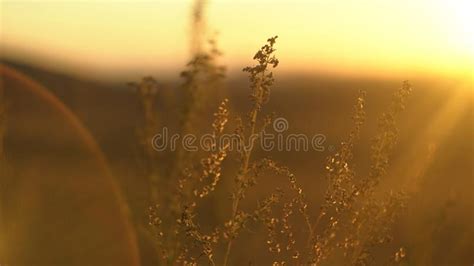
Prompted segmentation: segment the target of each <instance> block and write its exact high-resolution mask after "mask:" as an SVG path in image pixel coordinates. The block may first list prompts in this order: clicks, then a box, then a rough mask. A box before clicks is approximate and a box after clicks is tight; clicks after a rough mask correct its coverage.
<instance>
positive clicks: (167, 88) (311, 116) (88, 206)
mask: <svg viewBox="0 0 474 266" xmlns="http://www.w3.org/2000/svg"><path fill="white" fill-rule="evenodd" d="M3 63H6V64H7V65H10V66H13V67H14V68H15V69H18V70H19V71H21V72H23V73H25V74H27V75H28V76H30V77H32V78H34V79H35V80H37V81H38V82H40V83H41V84H43V85H44V86H46V87H47V88H49V89H50V90H51V91H52V92H53V93H54V94H55V95H57V96H58V97H59V99H61V100H62V101H63V102H64V103H65V104H66V105H67V106H68V107H69V108H71V110H72V111H73V112H74V113H75V114H76V115H77V116H78V117H79V118H80V120H81V121H83V123H84V124H85V125H86V127H87V128H88V129H89V130H90V131H91V132H92V134H93V136H94V137H95V138H96V140H97V141H98V143H99V145H100V147H101V148H102V149H103V151H104V152H105V154H106V156H107V158H108V160H109V165H110V168H111V169H112V171H113V175H114V177H115V179H116V182H117V183H118V185H119V187H120V189H121V191H122V192H123V195H124V197H125V198H126V201H127V203H128V205H129V208H130V210H131V212H132V217H133V220H134V223H135V224H136V225H137V226H136V228H135V229H136V232H137V235H138V239H139V245H140V252H141V260H142V264H143V265H152V263H156V261H154V254H153V248H152V246H153V241H151V240H150V239H149V237H147V235H146V234H145V233H143V231H144V230H146V229H144V228H142V227H141V226H139V225H140V224H142V223H143V222H146V215H145V210H146V209H147V207H148V206H147V194H146V192H147V190H148V188H147V184H148V183H147V180H146V179H145V178H143V177H141V175H140V169H139V167H138V166H137V144H136V128H137V127H138V126H139V125H140V123H142V122H141V121H142V120H141V119H142V118H141V114H140V107H139V102H138V99H137V97H136V93H135V92H134V91H133V90H132V89H131V88H129V87H127V86H126V85H125V84H120V83H117V84H112V83H100V82H94V81H87V80H81V79H77V78H74V77H69V76H65V75H62V74H57V73H52V72H48V71H45V70H42V69H39V68H34V67H29V66H26V65H19V64H15V63H13V62H3ZM166 78H167V80H171V81H170V82H168V83H165V84H163V93H164V94H166V95H168V96H170V97H176V96H173V95H174V92H173V91H172V89H171V88H172V87H173V85H174V84H175V82H177V81H173V80H174V79H173V78H172V77H166ZM411 82H412V84H413V85H414V93H413V95H412V96H411V97H410V98H409V102H408V105H407V109H406V110H405V111H404V112H403V113H402V115H401V117H400V119H399V124H398V125H399V129H400V143H399V145H398V146H397V147H396V150H395V154H394V156H393V163H392V164H391V166H390V171H389V176H388V177H387V178H386V180H385V181H384V184H383V187H384V189H385V190H390V189H391V188H395V189H396V188H398V187H399V186H400V184H402V183H404V182H406V181H407V179H410V178H414V177H415V176H417V175H421V176H422V178H421V181H420V182H419V183H418V184H417V190H416V191H417V192H416V193H415V194H414V196H413V198H411V199H410V200H409V204H408V208H407V210H406V211H404V212H403V213H402V214H401V218H400V219H399V220H398V221H397V222H396V224H395V226H394V230H395V233H394V235H395V236H396V238H395V241H394V243H392V244H390V245H392V246H393V248H394V249H395V248H396V247H398V246H403V247H405V249H406V253H407V261H406V265H470V264H472V263H473V262H474V253H473V250H474V246H473V240H474V228H473V226H472V224H473V222H474V221H473V210H474V205H473V203H474V200H473V194H472V188H473V185H474V184H473V168H472V159H473V158H474V156H473V141H472V136H473V128H472V125H473V123H472V121H473V120H472V119H473V117H472V114H473V110H472V107H473V106H472V83H468V84H467V85H465V83H464V85H463V84H462V83H461V82H460V81H457V80H447V79H444V80H439V79H436V78H426V79H424V80H411ZM400 83H401V82H400V81H399V80H373V79H372V80H369V79H367V80H362V79H360V80H357V79H350V78H344V77H338V76H333V77H331V76H324V75H321V76H317V75H316V76H288V75H287V76H278V75H277V78H276V83H275V88H274V89H273V91H272V95H271V97H272V100H271V101H270V103H269V105H268V107H266V110H270V111H274V112H276V114H277V116H278V117H284V118H286V119H287V120H288V121H290V129H289V131H288V132H295V133H305V134H313V133H320V134H324V135H326V136H327V141H326V145H327V147H329V146H331V145H332V146H337V145H338V143H339V142H340V141H342V139H344V137H345V136H346V134H347V132H348V130H349V129H350V125H351V123H350V119H351V115H352V109H353V107H352V106H353V104H354V101H355V98H356V97H357V90H359V89H365V90H367V105H366V107H367V109H366V112H367V122H366V126H365V127H364V129H363V131H362V135H361V141H360V142H359V143H358V144H357V146H356V148H355V152H356V154H357V156H356V157H355V158H356V159H355V160H356V167H357V170H358V171H359V170H360V171H361V172H363V171H365V170H367V169H368V167H369V165H368V160H367V158H368V156H369V149H368V148H369V147H370V139H371V137H372V136H373V134H374V132H375V129H376V123H377V117H378V116H379V114H380V113H381V112H382V110H383V109H384V107H386V106H387V104H388V103H389V102H390V96H391V94H392V92H393V91H394V90H395V89H396V88H398V87H399V86H400ZM461 85H463V86H464V88H460V86H461ZM2 87H3V89H4V90H5V99H6V103H7V107H8V116H7V119H8V121H7V134H6V137H5V154H6V157H7V163H8V168H7V169H8V173H9V174H8V175H6V178H5V179H4V180H2V186H1V192H0V197H1V198H0V202H1V205H0V206H1V207H2V208H1V209H0V210H1V213H0V215H1V220H2V231H1V235H2V237H1V246H0V247H1V250H0V251H3V252H4V253H3V254H2V253H0V256H5V257H4V258H7V260H5V261H7V263H11V265H119V264H121V263H122V262H123V260H124V259H125V258H127V256H129V254H127V252H129V251H128V250H127V248H126V245H125V244H124V243H123V239H124V234H125V233H124V232H123V231H121V230H122V229H121V227H120V225H119V224H120V223H118V222H117V219H120V215H119V214H118V211H117V207H116V206H115V205H114V204H115V199H113V196H112V194H111V192H110V191H111V188H110V185H109V184H108V183H107V182H105V181H104V178H102V177H101V176H100V174H98V172H97V167H98V166H97V165H96V162H95V161H94V160H93V159H92V157H91V154H90V153H89V152H88V151H86V150H84V147H83V145H82V144H81V143H80V141H79V140H78V136H77V134H76V133H75V132H74V131H72V130H71V128H69V127H68V126H67V125H66V124H65V122H64V120H63V119H62V118H61V117H60V116H59V115H58V114H57V113H55V112H54V111H52V110H51V109H50V108H49V107H48V106H46V105H45V104H44V103H42V102H41V101H39V100H38V99H35V98H34V97H33V96H32V95H31V94H29V93H28V92H27V91H25V90H22V89H21V88H20V85H19V84H17V83H15V82H12V81H10V80H8V79H3V81H2ZM225 87H226V90H225V91H224V92H223V95H221V96H226V97H228V98H230V99H231V102H230V104H231V114H230V116H231V117H232V116H233V114H236V113H238V112H239V113H241V112H243V111H244V110H246V109H247V105H248V100H247V95H248V89H247V81H246V78H245V77H243V76H233V77H229V79H228V80H227V81H226V83H225ZM219 97H220V96H219ZM217 98H218V97H216V99H214V98H211V99H210V100H209V102H210V103H212V104H213V105H212V104H211V106H209V108H208V109H206V110H207V111H205V113H204V114H202V117H208V118H209V120H205V118H203V120H201V121H202V124H203V125H204V126H203V127H204V128H206V126H207V125H210V122H211V118H212V112H213V110H215V109H216V107H217V105H218V103H219V99H217ZM453 107H455V108H453ZM158 108H159V109H158V110H157V111H158V112H159V117H163V121H161V122H162V123H163V124H166V125H169V126H170V127H171V128H172V127H173V125H174V123H176V118H175V116H176V112H177V111H176V106H169V105H168V104H167V102H166V101H163V102H160V105H159V106H158ZM328 155H329V152H328V151H325V152H316V151H311V152H272V153H271V154H268V153H265V152H259V154H258V155H257V156H271V157H272V158H273V159H275V160H276V161H282V162H285V164H286V165H287V166H288V167H289V168H290V169H291V170H292V171H293V172H294V173H295V175H296V176H297V178H298V180H299V182H300V183H301V185H302V187H303V188H305V190H306V193H307V195H308V199H309V200H310V201H311V203H313V204H312V206H313V207H312V208H313V210H312V211H313V212H317V211H318V209H317V208H318V206H319V204H321V201H322V200H323V192H324V190H325V182H326V180H325V178H324V175H325V174H324V167H325V163H326V157H327V156H328ZM430 156H431V157H430ZM230 161H232V160H230ZM229 164H230V163H229ZM232 170H235V169H232V168H229V169H228V170H226V171H229V172H231V171H232ZM224 176H226V173H224ZM229 177H232V175H231V174H230V176H229ZM270 178H273V177H271V176H266V177H264V178H262V179H261V181H259V182H261V183H266V182H271V184H274V185H275V186H278V185H281V186H284V185H283V184H284V180H278V179H277V180H270ZM223 179H224V181H223V182H224V185H225V184H227V183H229V182H231V180H232V178H227V179H226V178H225V177H224V178H223ZM227 185H228V184H227ZM227 185H225V186H227ZM260 189H261V190H259V195H261V194H265V193H269V191H271V189H272V187H270V186H262V187H260ZM219 193H220V194H217V195H215V196H214V197H217V198H216V199H217V200H216V201H214V203H212V204H213V205H211V206H212V208H207V209H206V211H205V214H206V215H205V216H203V218H202V223H203V224H207V223H210V224H213V223H215V221H220V220H222V219H224V217H227V216H228V215H229V214H228V210H227V209H226V207H225V206H224V205H227V204H229V199H228V196H226V195H225V194H222V193H223V192H219ZM259 195H257V194H255V193H253V192H251V193H250V194H249V196H248V198H247V199H246V202H247V201H248V202H249V203H244V205H243V206H244V207H245V206H246V205H245V204H250V202H254V201H255V200H254V199H256V198H257V197H259ZM250 236H252V237H250ZM238 241H239V242H240V241H241V242H242V243H244V244H243V245H242V243H240V245H236V246H239V248H236V249H235V250H234V251H233V253H234V254H233V256H235V258H236V261H235V263H236V264H235V265H244V264H248V263H252V265H268V263H270V261H268V260H269V258H268V256H266V255H265V254H260V253H250V252H249V251H250V250H252V249H254V248H256V247H259V246H261V245H263V241H264V235H260V234H259V233H258V232H246V233H245V236H244V237H242V238H240V239H239V240H238ZM0 263H1V260H0ZM8 265H10V264H8Z"/></svg>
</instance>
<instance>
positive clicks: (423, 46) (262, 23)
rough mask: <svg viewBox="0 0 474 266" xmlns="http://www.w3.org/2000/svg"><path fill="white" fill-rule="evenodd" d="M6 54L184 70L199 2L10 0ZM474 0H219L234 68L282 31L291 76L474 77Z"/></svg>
mask: <svg viewBox="0 0 474 266" xmlns="http://www.w3.org/2000/svg"><path fill="white" fill-rule="evenodd" d="M0 3H1V4H0V10H1V13H0V18H1V21H0V30H1V35H0V36H1V39H0V45H1V46H0V47H1V49H2V57H3V56H6V57H10V58H11V57H13V58H17V59H18V58H19V59H21V60H23V61H26V62H34V63H35V64H40V65H45V66H48V67H51V68H53V69H55V70H60V71H63V72H68V73H69V72H70V73H73V72H75V73H78V72H79V73H81V74H85V75H92V76H102V77H104V76H106V77H110V78H121V77H122V76H121V74H122V73H126V74H127V75H132V76H133V75H143V74H153V75H159V74H163V75H167V74H173V75H176V73H177V72H178V71H179V69H181V68H182V66H183V65H184V64H185V63H186V60H187V58H188V57H189V54H190V49H189V42H190V40H189V32H190V17H189V15H190V12H191V4H192V1H190V0H188V1H184V0H173V1H171V0H169V1H162V0H161V1H116V0H109V1H106V0H102V1H73V0H71V1H59V0H56V1H39V0H38V1H19V0H13V1H12V0H10V1H7V0H1V1H0ZM473 3H474V1H470V0H454V1H449V0H411V1H405V0H399V1H392V0H357V1H349V0H347V1H334V0H312V1H309V0H308V1H298V0H291V1H290V0H285V1H279V0H254V1H250V0H239V1H235V0H214V1H209V5H208V20H209V21H208V25H209V29H210V31H209V32H210V33H212V32H218V33H219V35H218V43H219V46H220V48H221V50H223V52H224V57H223V58H222V63H224V64H226V65H228V66H229V69H230V71H231V72H233V71H238V70H240V69H241V67H242V66H244V65H247V64H249V63H250V60H251V57H252V56H253V54H254V52H255V51H256V50H257V49H258V48H259V47H260V46H261V45H262V44H263V43H264V42H265V40H266V38H267V37H270V36H273V35H279V37H280V38H279V39H278V44H277V48H278V54H277V55H278V57H279V58H280V61H281V68H280V70H279V71H282V72H288V73H291V72H298V73H309V74H310V73H314V72H323V73H325V72H327V73H335V74H346V75H362V76H384V77H385V76H396V77H398V76H401V77H404V76H407V75H409V76H413V75H443V76H469V77H472V73H473V72H472V71H473V62H474V31H473V26H472V25H474V15H473V12H474V11H473V10H474V4H473Z"/></svg>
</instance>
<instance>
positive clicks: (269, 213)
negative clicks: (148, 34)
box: [137, 36, 411, 265]
mask: <svg viewBox="0 0 474 266" xmlns="http://www.w3.org/2000/svg"><path fill="white" fill-rule="evenodd" d="M276 40H277V37H276V36H275V37H272V38H269V39H268V40H267V44H265V45H264V46H262V48H261V49H260V50H258V52H257V53H256V54H255V56H254V60H255V61H256V65H255V66H251V67H246V68H244V69H243V71H244V72H246V73H248V75H249V82H250V97H249V98H250V101H251V108H250V110H249V111H248V113H247V114H246V115H245V116H243V117H240V118H238V119H237V121H236V125H237V126H236V128H235V129H234V130H233V132H234V133H236V134H237V136H239V137H238V146H239V147H240V148H239V149H238V152H237V154H236V155H237V164H238V165H237V169H238V171H237V173H236V174H235V176H234V178H233V182H232V183H233V185H232V188H231V192H230V193H231V195H230V198H231V201H230V202H229V207H228V215H229V216H228V218H227V219H226V220H225V221H223V223H221V224H217V225H215V226H214V227H213V228H212V229H209V228H207V229H206V230H204V229H203V228H202V227H201V225H200V222H199V221H200V213H199V212H198V210H199V209H200V205H201V204H204V203H203V202H204V199H205V198H208V197H209V196H210V194H212V193H215V191H216V190H217V189H219V188H221V186H220V184H221V183H222V179H223V178H228V177H227V176H226V177H224V176H223V170H222V164H223V161H224V160H226V159H227V157H228V156H229V154H230V152H229V151H228V150H227V149H228V146H226V145H224V146H222V147H219V146H212V147H211V149H210V150H211V151H210V152H208V154H207V155H204V156H203V157H202V158H201V159H200V160H199V162H200V163H199V164H198V166H197V167H195V164H193V163H192V162H191V161H189V160H188V161H186V160H183V161H180V162H179V163H176V164H175V165H174V167H176V168H175V171H177V173H178V174H177V175H178V176H179V178H178V179H177V182H176V183H175V185H174V187H177V190H175V192H171V193H170V192H168V193H167V192H164V191H163V192H161V193H167V194H171V195H170V198H168V199H167V200H165V204H160V202H155V204H154V205H153V206H152V207H150V209H149V224H150V225H151V228H152V232H153V234H154V235H155V237H156V249H157V254H159V257H160V259H161V262H162V263H163V264H169V265H174V264H176V263H178V264H185V265H197V264H202V263H206V261H207V263H209V264H211V265H229V264H234V263H233V262H232V261H233V260H232V250H233V249H234V248H235V241H236V239H237V238H238V237H239V236H240V235H241V234H242V233H243V231H247V230H248V228H249V226H253V227H255V226H256V223H260V224H262V225H264V228H266V234H267V241H266V246H267V248H266V249H267V251H268V252H269V253H270V254H273V256H274V258H275V259H274V265H286V264H292V265H299V264H311V265H324V264H329V265H333V264H340V263H343V264H350V265H367V264H372V263H377V262H380V261H382V262H383V263H385V262H387V261H390V262H399V261H401V260H402V259H403V258H404V257H405V251H404V249H403V247H400V248H399V249H398V250H394V251H393V253H392V254H393V257H392V258H385V260H384V258H376V257H375V254H377V253H376V252H373V250H374V249H376V248H379V246H381V245H383V244H385V243H388V242H390V241H391V240H392V238H393V236H392V235H391V225H392V223H393V222H394V221H395V219H396V217H397V215H398V214H399V212H400V210H401V209H403V207H404V206H405V204H406V201H407V195H406V194H405V193H404V192H403V191H399V192H390V193H389V194H388V195H385V196H382V197H381V196H380V195H379V194H380V193H379V191H378V187H379V183H380V180H381V179H382V178H383V177H384V176H385V175H386V172H387V169H388V166H389V163H390V156H391V153H392V151H393V149H394V147H395V146H396V143H397V128H396V119H397V115H398V114H399V113H400V112H401V111H402V110H403V109H404V107H405V104H406V99H407V97H408V95H409V94H410V91H411V86H410V84H409V83H408V82H404V83H403V84H402V86H401V88H400V89H398V90H397V91H396V92H395V94H394V96H393V100H392V103H391V105H390V106H389V108H388V110H387V111H386V112H385V113H383V114H382V115H381V117H380V119H379V126H378V133H377V134H376V135H375V138H374V140H373V144H372V148H371V155H370V161H371V168H370V171H369V173H364V174H359V173H356V172H355V170H354V163H353V157H354V146H355V145H356V142H357V140H358V137H359V134H360V131H361V129H362V127H363V124H364V121H365V111H364V107H365V92H363V91H361V92H360V94H359V96H358V98H357V100H356V103H355V105H354V114H353V128H352V130H351V131H350V132H349V134H348V136H347V138H346V140H344V141H343V142H341V144H340V146H339V148H338V149H337V150H336V152H335V153H334V154H333V155H331V156H330V157H329V158H328V160H327V165H326V170H327V174H326V177H327V181H328V187H327V190H326V193H325V201H324V202H322V203H321V205H320V208H319V209H320V211H319V213H311V212H310V211H309V210H310V209H313V208H310V207H309V204H308V200H307V197H308V196H307V195H308V194H307V193H306V192H305V191H304V190H303V188H302V187H301V186H299V185H298V182H297V180H296V177H295V176H294V175H293V174H292V173H291V171H290V170H289V169H288V168H287V167H285V166H284V165H282V164H280V163H277V162H275V161H273V160H271V159H270V158H255V157H254V147H255V145H252V144H254V143H255V142H256V141H258V138H255V137H254V136H258V134H256V133H259V132H262V131H264V130H265V129H266V128H267V127H268V126H269V125H271V124H272V117H271V116H266V117H263V118H261V117H260V115H261V112H262V109H263V108H264V106H265V104H266V103H267V102H268V101H269V99H270V91H271V86H272V85H273V82H274V78H273V73H272V71H271V69H272V68H275V67H277V66H278V63H279V62H278V59H277V58H276V57H275V55H274V53H275V51H276V49H275V44H276ZM192 62H193V63H191V64H190V65H188V67H190V68H191V69H192V71H191V72H185V73H188V74H186V75H184V77H185V83H184V84H185V85H184V86H185V88H186V90H187V92H188V93H189V94H190V95H194V93H193V92H191V91H190V90H193V89H197V88H199V87H201V86H203V87H205V84H208V83H207V81H206V82H203V81H202V80H201V81H200V82H198V81H196V80H197V79H196V75H199V74H201V73H206V74H209V73H210V72H212V71H210V70H209V69H207V70H206V71H203V72H200V71H194V70H196V69H199V67H198V66H199V65H196V64H194V62H196V61H192ZM211 69H213V68H211ZM219 77H220V76H219ZM195 82H196V83H197V84H195ZM137 88H138V91H139V95H140V98H141V99H142V106H143V109H144V117H145V125H146V126H145V128H144V130H143V132H144V133H143V134H142V135H141V137H142V138H143V139H145V140H146V141H144V142H143V143H147V142H148V143H150V137H151V134H150V133H151V132H152V130H153V129H156V117H155V116H153V115H151V114H152V113H153V111H152V109H153V103H152V101H153V99H154V97H155V88H156V82H155V81H154V80H153V79H151V78H146V79H145V80H144V81H142V83H140V84H139V85H138V86H137ZM228 101H229V100H227V99H224V100H223V101H222V102H221V104H220V105H219V108H218V109H217V111H216V112H215V114H214V122H213V123H212V132H211V134H212V136H213V138H215V139H218V138H219V136H220V135H222V134H223V132H224V131H225V130H226V128H227V126H228V122H229V109H228ZM185 103H186V104H188V105H191V106H193V107H191V108H189V107H186V108H184V109H182V112H183V113H184V114H185V117H186V118H187V119H186V120H185V121H186V123H183V124H181V125H182V127H181V130H182V132H190V128H191V127H186V126H184V125H186V124H187V123H191V121H190V120H192V119H191V114H190V110H192V109H193V108H195V106H194V101H185ZM147 132H148V133H147ZM214 143H218V142H217V141H215V142H214ZM145 146H146V145H145ZM145 146H144V148H145V150H146V153H147V156H148V157H147V158H148V159H150V160H151V161H152V160H154V157H155V155H153V151H152V150H150V147H149V146H148V147H145ZM174 158H177V159H179V160H182V157H174ZM184 162H186V163H188V165H187V166H184ZM178 165H179V168H177V167H178ZM181 167H182V168H181ZM150 172H153V170H150ZM264 172H270V173H273V174H275V175H280V176H283V177H286V178H287V180H288V189H287V191H284V190H283V189H279V188H275V192H274V193H272V194H271V195H270V196H269V197H267V198H262V199H260V200H259V202H257V203H256V204H255V208H254V209H253V210H246V209H243V208H242V207H241V202H242V200H244V199H245V197H246V195H247V193H248V191H249V190H250V189H255V188H254V187H255V186H256V185H257V180H258V178H259V177H260V176H261V175H262V174H263V173H264ZM165 178H168V177H165ZM153 180H154V179H153ZM171 180H173V179H171ZM156 184H157V183H150V186H156ZM172 187H173V186H171V187H169V186H167V188H168V189H169V188H172ZM222 189H225V188H222ZM169 191H173V190H169ZM158 193H159V192H158ZM285 194H286V195H285ZM170 203H171V204H170ZM295 218H296V219H295ZM297 219H301V223H299V222H297V221H296V220H297ZM297 224H304V225H305V228H304V229H303V228H301V229H300V228H299V227H297ZM255 228H258V227H255ZM255 228H254V229H255ZM244 229H245V230H244ZM255 230H256V229H255ZM301 235H306V236H307V240H306V241H305V242H304V243H297V240H296V239H301ZM262 251H263V250H259V251H255V252H262ZM341 258H343V259H342V260H341Z"/></svg>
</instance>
